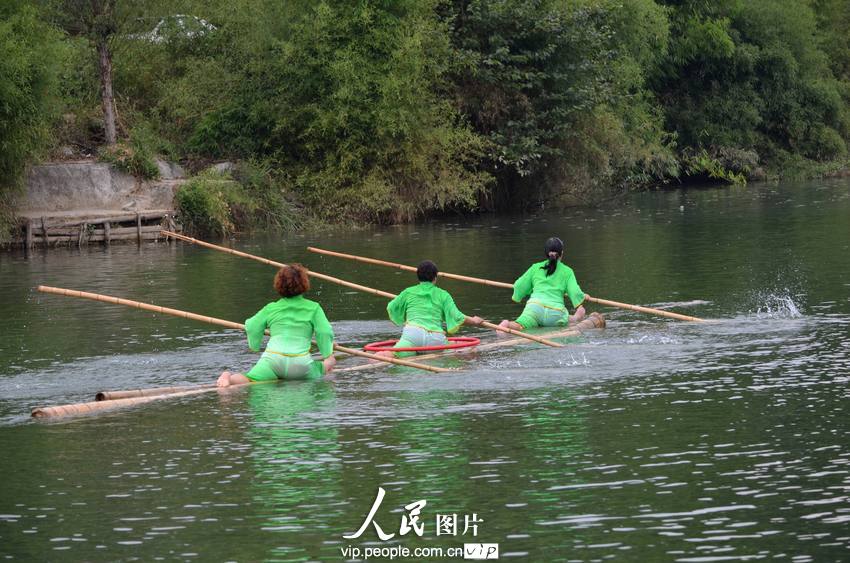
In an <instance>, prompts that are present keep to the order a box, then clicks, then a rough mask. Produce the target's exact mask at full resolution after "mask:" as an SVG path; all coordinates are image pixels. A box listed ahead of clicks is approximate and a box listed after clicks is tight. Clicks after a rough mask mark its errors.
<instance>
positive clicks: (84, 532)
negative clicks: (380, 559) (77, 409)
mask: <svg viewBox="0 0 850 563" xmlns="http://www.w3.org/2000/svg"><path fill="white" fill-rule="evenodd" d="M552 235H558V236H560V237H562V238H563V239H564V240H565V242H566V247H567V249H566V257H565V261H566V262H567V263H568V264H570V265H571V266H572V267H573V268H574V269H575V271H576V273H577V276H578V279H579V282H580V283H581V285H582V287H583V289H584V290H585V291H586V292H587V293H589V294H591V295H594V296H598V297H604V298H609V299H616V300H620V301H625V302H630V303H640V304H645V305H654V306H657V307H669V308H671V309H674V310H677V311H680V312H683V313H687V314H691V315H697V316H702V317H707V318H712V319H719V322H716V323H706V324H694V323H683V322H676V321H670V320H665V319H659V318H654V317H648V316H644V315H639V314H636V313H631V312H626V311H617V310H611V309H599V308H596V310H600V311H602V312H604V313H605V314H606V317H607V319H608V328H607V329H606V330H604V331H597V332H594V333H589V334H587V335H586V336H584V337H581V338H579V339H574V340H572V341H570V345H569V346H568V347H565V348H561V349H542V348H540V347H535V346H523V347H517V348H512V349H500V350H494V351H490V352H482V353H481V354H480V355H478V356H477V357H473V358H469V359H453V360H451V361H449V360H446V363H447V365H452V366H455V367H462V368H463V370H462V371H458V372H452V373H445V374H431V373H419V372H413V371H410V370H408V369H404V368H401V369H399V368H392V369H385V368H376V369H372V370H367V371H360V372H351V373H349V374H340V375H338V376H337V377H336V378H335V379H333V380H331V381H322V382H316V383H286V384H278V385H261V386H255V387H251V388H243V389H239V390H233V391H229V392H226V393H221V394H219V393H217V392H213V393H207V394H203V395H199V396H195V397H185V398H181V399H174V400H166V401H158V402H154V403H150V404H147V405H145V406H141V407H136V408H132V409H126V410H120V411H114V412H111V413H105V414H101V415H97V416H87V417H77V418H73V419H65V420H55V421H34V420H31V419H30V418H29V417H28V415H29V410H30V408H31V407H33V406H37V405H50V404H62V403H70V402H78V401H87V400H91V399H92V398H93V396H94V393H95V392H97V391H100V390H103V389H128V388H136V387H153V386H161V385H177V384H196V383H207V382H212V381H213V380H214V378H215V377H216V376H217V374H218V373H219V372H220V371H221V370H222V369H224V368H231V369H241V370H244V369H247V368H249V367H250V366H251V365H252V363H253V361H254V360H255V359H256V355H255V354H253V353H251V352H250V351H248V350H247V346H246V343H245V340H244V337H243V336H242V335H240V334H239V333H238V332H236V331H229V330H220V329H218V328H216V327H214V326H210V325H205V324H199V323H195V322H191V321H187V320H184V319H176V318H170V317H161V316H157V315H154V314H152V313H147V312H141V311H138V310H133V309H129V308H124V307H119V306H115V305H107V304H101V303H94V302H89V301H80V300H74V299H69V298H64V297H58V296H50V295H43V294H39V293H37V292H35V291H34V287H35V286H37V285H38V284H46V285H55V286H60V287H66V288H72V289H81V290H86V291H93V292H98V293H105V294H111V295H117V296H121V297H126V298H130V299H137V300H140V301H146V302H150V303H155V304H158V305H164V306H172V307H176V308H180V309H186V310H189V311H193V312H197V313H202V314H206V315H211V316H215V317H221V318H225V319H230V320H235V321H239V322H242V321H243V320H244V319H245V318H247V317H248V316H250V315H251V314H253V313H254V312H255V311H256V310H258V309H259V308H260V307H262V306H263V305H264V304H265V303H266V302H268V301H269V300H271V299H273V298H274V294H273V291H272V288H271V280H272V276H273V273H274V270H273V269H272V268H270V267H269V266H266V265H263V264H260V263H256V262H251V261H248V260H244V259H241V258H237V257H234V256H229V255H225V254H222V253H218V252H214V251H212V250H207V249H203V248H199V247H192V246H189V245H184V244H171V245H169V244H163V243H159V244H147V245H144V246H142V247H140V248H139V247H136V246H132V245H126V246H113V247H112V248H102V247H98V246H93V247H89V248H84V249H82V250H78V249H76V248H73V249H56V250H51V251H50V252H48V253H44V252H41V251H36V252H34V253H33V255H32V256H30V257H29V258H26V257H25V256H24V255H23V254H21V253H11V254H9V253H6V254H2V255H0V310H2V325H0V327H2V328H0V331H2V332H1V333H0V335H2V338H0V365H2V366H3V368H2V376H0V451H2V452H3V453H2V455H1V456H0V476H2V484H1V485H0V556H3V557H5V558H8V559H17V560H34V561H54V560H86V561H100V560H127V561H130V560H142V561H152V560H204V561H207V560H210V561H226V560H238V561H258V560H330V561H342V560H345V559H346V558H347V557H346V556H345V555H343V552H342V550H343V549H347V548H348V547H349V546H351V547H354V548H359V549H361V550H365V549H366V548H370V547H371V548H376V547H393V546H397V547H407V548H409V549H411V550H412V549H415V548H421V547H426V548H442V549H444V550H448V549H449V548H454V547H457V546H462V545H463V544H464V543H472V542H485V543H498V544H499V550H500V557H501V559H508V558H514V557H516V558H522V557H525V558H527V559H529V560H532V561H554V560H559V561H561V560H563V561H566V560H569V561H603V560H617V561H737V560H743V561H750V560H785V561H795V562H803V561H841V560H850V435H848V431H850V417H848V412H847V408H846V407H847V404H848V398H850V393H848V375H850V181H848V180H846V179H844V180H829V181H815V182H800V183H789V184H782V185H778V186H777V185H750V186H748V187H745V188H722V189H689V190H681V191H672V192H656V193H644V194H637V195H634V196H630V197H629V198H627V199H625V200H623V201H620V202H617V203H613V204H611V205H608V206H605V207H603V208H600V209H593V210H577V209H576V210H569V211H567V212H564V213H555V212H541V214H539V215H535V216H525V217H499V218H487V217H484V218H480V217H479V218H462V219H461V218H459V219H457V220H444V221H439V222H433V223H426V224H418V225H412V226H402V227H393V228H381V229H373V230H365V231H357V232H353V233H352V232H342V231H341V232H331V233H325V234H321V235H290V236H287V237H286V239H285V240H280V239H279V238H263V237H256V238H245V239H239V240H235V241H230V242H228V243H227V244H231V245H232V246H234V247H235V248H239V249H241V250H244V251H247V252H251V253H254V254H258V255H262V256H265V257H268V258H272V259H276V260H281V261H291V262H294V261H300V262H303V263H305V264H307V265H309V266H310V267H311V268H312V269H314V270H317V271H319V272H323V273H328V274H331V275H335V276H339V277H342V278H344V279H347V280H351V281H355V282H359V283H362V284H365V285H369V286H373V287H378V288H380V289H384V290H387V291H391V292H394V293H397V292H398V291H400V290H401V289H403V288H404V287H406V286H407V285H409V284H411V283H413V282H414V281H415V280H413V278H412V276H411V275H410V274H408V273H404V272H399V271H395V270H389V269H382V268H380V267H377V266H369V265H365V264H358V263H352V262H346V261H342V260H339V259H334V258H323V257H320V256H316V255H313V254H310V253H308V252H307V251H306V247H307V246H308V245H314V246H319V247H324V248H330V249H335V250H339V251H343V252H351V253H355V254H362V255H367V256H374V257H380V258H384V259H388V260H394V261H400V262H404V263H411V264H415V263H416V262H418V261H419V260H420V259H423V258H431V259H433V260H435V261H436V262H437V263H438V265H439V266H440V267H441V269H443V270H445V271H449V272H456V273H465V274H469V275H475V276H481V277H487V278H491V279H496V280H503V281H513V279H514V278H515V277H516V276H518V275H519V274H521V273H522V272H523V271H524V270H525V269H526V268H527V267H528V265H529V264H530V263H531V262H532V261H536V260H539V259H541V256H540V255H541V252H542V245H543V242H544V240H545V239H546V238H547V237H549V236H552ZM441 284H442V286H443V287H445V288H447V289H448V290H449V291H450V292H451V293H452V294H453V295H454V296H455V299H456V301H457V303H458V304H459V306H460V307H461V309H462V310H463V311H464V312H466V313H467V314H479V315H481V316H483V317H485V318H488V319H490V320H496V321H498V320H501V319H502V318H505V317H511V318H513V317H514V316H516V315H517V314H518V313H519V311H520V308H519V307H518V306H516V305H514V304H512V303H511V301H510V294H509V292H508V291H507V290H503V289H497V288H489V287H481V286H475V285H469V284H464V283H461V282H452V281H450V280H447V281H442V282H441ZM309 296H310V297H311V298H313V299H317V300H319V301H320V302H321V303H322V305H323V306H324V308H325V310H326V311H327V313H328V317H329V318H330V320H331V322H332V323H333V324H334V328H335V330H336V332H337V336H338V341H339V342H340V343H342V344H348V345H356V346H359V345H363V344H365V343H367V342H370V341H375V340H383V339H386V338H393V337H396V336H397V331H396V330H395V329H394V328H393V327H392V325H390V323H389V322H388V321H387V320H386V317H385V312H384V310H385V307H386V300H384V299H382V298H379V297H375V296H371V295H364V294H360V293H356V292H354V291H351V290H348V289H344V288H340V287H338V286H334V285H329V284H327V283H321V282H314V287H313V289H312V290H311V292H310V295H309ZM591 310H593V309H591ZM469 332H470V331H467V333H469ZM472 332H473V333H474V332H476V331H472ZM477 332H480V334H481V337H482V338H483V339H486V340H488V341H489V340H490V339H492V338H493V335H492V334H489V333H487V332H483V331H477ZM355 363H359V360H357V361H355V360H344V361H341V363H340V367H342V366H345V365H354V364H355ZM379 486H380V487H383V489H385V490H386V497H385V498H384V499H383V503H382V505H381V507H380V509H379V510H378V511H377V514H376V516H375V521H376V522H378V523H379V524H380V526H381V527H382V528H383V530H384V531H385V532H387V533H394V534H396V535H395V537H394V538H392V539H391V540H387V541H380V540H379V539H378V537H377V536H376V532H375V529H374V528H373V527H372V526H370V527H369V528H368V529H367V531H366V532H365V533H364V534H363V535H362V536H360V537H359V538H356V539H347V538H344V537H343V535H344V534H347V535H350V534H351V533H352V532H354V531H356V530H357V529H358V528H359V527H360V525H361V523H362V522H363V520H364V518H365V516H366V514H367V512H368V511H369V509H370V507H371V506H372V503H373V501H374V500H375V497H376V494H377V491H378V487H379ZM418 500H426V501H427V504H426V505H425V506H424V507H423V508H422V509H421V514H420V516H419V521H420V522H423V523H424V526H425V528H424V533H423V534H422V537H419V536H417V535H416V534H415V533H414V532H410V533H408V534H407V535H405V536H400V535H399V524H400V521H401V519H402V517H403V516H405V515H407V514H408V511H407V510H405V509H404V506H405V505H408V504H409V503H412V502H414V501H418ZM438 514H442V515H457V517H458V520H459V522H458V529H457V530H456V533H455V534H452V533H448V534H445V533H444V534H441V535H437V530H436V517H437V515H438ZM472 515H475V517H476V519H477V520H478V521H479V522H478V523H477V526H478V527H477V535H475V536H473V533H472V530H468V531H467V533H466V534H465V535H464V534H463V528H464V520H465V517H467V516H468V517H472ZM361 553H363V552H361ZM361 558H362V555H361ZM445 558H449V557H448V556H447V557H445ZM455 558H457V557H455ZM416 559H421V557H413V556H411V557H410V558H409V559H407V560H411V561H412V560H416ZM430 560H435V561H436V560H439V558H437V557H433V558H431V559H430Z"/></svg>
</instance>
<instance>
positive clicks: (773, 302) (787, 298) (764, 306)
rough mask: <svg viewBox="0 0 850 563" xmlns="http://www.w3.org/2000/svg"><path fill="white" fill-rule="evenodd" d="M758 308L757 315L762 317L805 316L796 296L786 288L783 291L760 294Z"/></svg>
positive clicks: (787, 317) (792, 317)
mask: <svg viewBox="0 0 850 563" xmlns="http://www.w3.org/2000/svg"><path fill="white" fill-rule="evenodd" d="M757 302H758V303H759V305H758V308H757V309H756V317H758V318H760V319H799V318H800V317H802V316H803V313H802V312H801V311H800V308H799V307H798V306H797V303H795V302H794V298H793V297H792V296H791V295H790V293H789V292H788V291H787V290H786V291H785V292H783V293H779V294H777V293H768V294H763V295H760V296H759V297H758V299H757Z"/></svg>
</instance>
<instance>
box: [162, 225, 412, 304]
mask: <svg viewBox="0 0 850 563" xmlns="http://www.w3.org/2000/svg"><path fill="white" fill-rule="evenodd" d="M162 234H164V235H167V236H170V237H172V238H175V239H178V240H182V241H185V242H191V243H192V244H197V245H198V246H205V247H207V248H212V249H213V250H219V251H221V252H226V253H227V254H233V255H234V256H241V257H242V258H249V259H251V260H256V261H257V262H262V263H263V264H268V265H269V266H274V267H276V268H283V267H284V266H286V264H284V263H283V262H275V261H274V260H269V259H268V258H263V257H261V256H255V255H253V254H248V253H247V252H240V251H239V250H234V249H232V248H227V247H226V246H219V245H217V244H212V243H209V242H205V241H202V240H198V239H196V238H192V237H187V236H185V235H181V234H179V233H175V232H172V231H162ZM307 274H308V275H309V276H311V277H314V278H316V279H320V280H325V281H328V282H331V283H335V284H338V285H342V286H345V287H350V288H351V289H356V290H358V291H362V292H364V293H371V294H373V295H380V296H381V297H386V298H387V299H392V298H393V297H395V294H394V293H389V292H387V291H381V290H379V289H374V288H371V287H366V286H365V285H360V284H357V283H352V282H349V281H345V280H343V279H340V278H335V277H333V276H328V275H325V274H320V273H319V272H314V271H312V270H310V269H308V270H307Z"/></svg>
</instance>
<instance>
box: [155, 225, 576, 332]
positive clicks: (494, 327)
mask: <svg viewBox="0 0 850 563" xmlns="http://www.w3.org/2000/svg"><path fill="white" fill-rule="evenodd" d="M162 234H163V235H165V236H169V237H174V238H176V239H179V240H182V241H186V242H191V243H193V244H197V245H200V246H205V247H207V248H212V249H213V250H220V251H222V252H226V253H228V254H233V255H235V256H241V257H243V258H250V259H251V260H256V261H257V262H262V263H264V264H269V265H271V266H276V267H278V268H282V267H283V266H286V264H283V263H281V262H275V261H273V260H268V259H267V258H263V257H261V256H255V255H253V254H248V253H247V252H240V251H238V250H233V249H232V248H227V247H225V246H218V245H216V244H212V243H209V242H204V241H202V240H198V239H194V238H192V237H187V236H184V235H181V234H178V233H174V232H171V231H162ZM388 263H389V262H388ZM400 265H401V264H399V266H400ZM413 271H416V268H413ZM307 274H308V275H310V276H313V277H314V278H318V279H320V280H325V281H329V282H331V283H335V284H339V285H342V286H344V287H350V288H352V289H357V290H359V291H364V292H366V293H371V294H373V295H380V296H381V297H386V298H387V299H393V298H395V297H396V294H395V293H389V292H388V291H381V290H379V289H374V288H372V287H366V286H365V285H360V284H356V283H351V282H349V281H345V280H343V279H340V278H335V277H333V276H328V275H325V274H320V273H318V272H314V271H312V270H309V269H308V271H307ZM460 277H464V276H460ZM470 279H477V278H470ZM494 283H497V282H494ZM466 318H467V319H469V318H470V317H466ZM481 326H483V327H486V328H489V329H491V330H498V331H500V332H505V333H507V334H512V335H514V336H518V337H520V338H525V339H528V340H533V341H535V342H539V343H540V344H545V345H546V346H552V347H553V348H560V347H561V346H562V345H561V344H558V343H557V342H552V341H551V340H546V339H545V338H541V337H539V336H534V335H533V334H528V333H525V332H520V331H518V330H514V329H512V328H506V327H502V326H499V325H497V324H493V323H490V322H487V321H484V322H482V323H481Z"/></svg>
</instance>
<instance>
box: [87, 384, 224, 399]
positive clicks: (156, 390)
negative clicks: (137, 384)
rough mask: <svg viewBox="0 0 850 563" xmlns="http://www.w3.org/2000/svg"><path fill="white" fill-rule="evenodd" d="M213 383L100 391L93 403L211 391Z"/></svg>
mask: <svg viewBox="0 0 850 563" xmlns="http://www.w3.org/2000/svg"><path fill="white" fill-rule="evenodd" d="M215 386H216V385H215V383H209V384H205V385H178V386H172V387H149V388H147V389H127V390H122V391H100V392H98V393H97V395H95V397H94V400H95V401H115V400H118V399H130V398H133V397H153V396H154V395H170V394H172V393H182V392H184V391H194V390H196V389H211V388H213V387H215Z"/></svg>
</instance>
